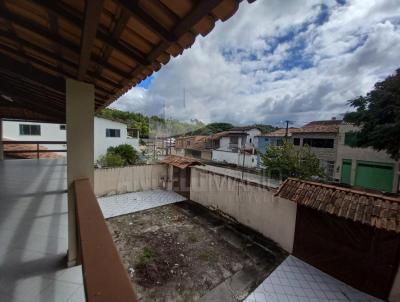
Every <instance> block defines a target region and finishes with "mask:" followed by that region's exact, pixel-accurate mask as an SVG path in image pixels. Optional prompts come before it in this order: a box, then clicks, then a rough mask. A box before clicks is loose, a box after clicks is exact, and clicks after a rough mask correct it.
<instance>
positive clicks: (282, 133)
mask: <svg viewBox="0 0 400 302" xmlns="http://www.w3.org/2000/svg"><path fill="white" fill-rule="evenodd" d="M298 130H299V128H294V127H290V128H288V136H292V134H293V133H295V132H297V131H298ZM285 135H286V128H281V129H278V130H275V131H272V132H270V133H267V134H264V135H262V136H266V137H283V136H285Z"/></svg>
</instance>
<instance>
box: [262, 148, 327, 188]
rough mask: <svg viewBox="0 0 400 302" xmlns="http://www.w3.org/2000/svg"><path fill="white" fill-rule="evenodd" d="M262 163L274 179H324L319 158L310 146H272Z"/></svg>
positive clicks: (263, 157)
mask: <svg viewBox="0 0 400 302" xmlns="http://www.w3.org/2000/svg"><path fill="white" fill-rule="evenodd" d="M261 161H262V164H263V167H264V169H265V171H266V172H267V173H268V174H269V175H270V176H271V177H273V178H278V179H282V180H285V179H286V178H288V177H297V178H301V179H311V178H312V177H324V172H323V170H322V169H321V168H320V166H319V160H318V158H317V157H316V155H315V154H314V153H313V152H312V151H311V149H310V147H308V146H304V147H294V146H293V144H291V143H289V142H284V143H283V145H282V146H272V145H271V146H269V147H268V149H267V151H266V152H265V154H264V155H262V156H261Z"/></svg>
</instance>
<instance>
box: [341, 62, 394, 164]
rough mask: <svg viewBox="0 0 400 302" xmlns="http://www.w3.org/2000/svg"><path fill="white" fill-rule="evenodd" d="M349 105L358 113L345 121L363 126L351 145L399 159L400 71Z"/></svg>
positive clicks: (355, 134) (353, 113) (354, 135)
mask: <svg viewBox="0 0 400 302" xmlns="http://www.w3.org/2000/svg"><path fill="white" fill-rule="evenodd" d="M349 103H350V105H351V106H353V107H355V108H356V111H355V112H349V113H347V114H346V115H345V118H344V119H345V121H347V122H352V123H354V124H356V125H357V126H360V127H361V129H360V131H358V132H354V134H353V138H354V139H353V140H352V144H351V145H352V146H353V147H372V148H374V149H375V150H379V151H380V150H385V151H386V152H387V153H389V154H390V156H391V157H392V158H393V159H395V160H398V159H400V69H398V70H397V71H396V73H395V74H394V75H391V76H389V77H388V78H386V79H385V80H384V81H383V82H378V83H376V84H375V87H374V89H373V90H372V91H370V92H369V93H368V94H367V95H366V96H360V97H358V98H356V99H354V100H350V101H349Z"/></svg>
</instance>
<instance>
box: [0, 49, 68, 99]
mask: <svg viewBox="0 0 400 302" xmlns="http://www.w3.org/2000/svg"><path fill="white" fill-rule="evenodd" d="M0 70H3V71H5V72H8V73H10V74H15V75H16V76H18V77H20V78H23V79H25V80H27V81H28V82H31V83H35V84H37V85H38V86H39V87H40V86H42V87H45V88H46V89H49V90H51V91H56V92H62V93H65V81H64V79H63V78H61V77H56V76H52V75H50V74H48V73H46V72H44V71H41V70H39V69H37V68H34V67H32V66H30V65H27V64H23V63H20V62H18V61H16V60H13V59H11V58H9V57H7V58H5V57H4V56H0Z"/></svg>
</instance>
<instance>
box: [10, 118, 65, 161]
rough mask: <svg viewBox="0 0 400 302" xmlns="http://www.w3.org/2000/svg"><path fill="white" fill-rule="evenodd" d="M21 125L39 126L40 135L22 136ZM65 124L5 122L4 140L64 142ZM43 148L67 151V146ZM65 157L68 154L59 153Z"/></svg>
mask: <svg viewBox="0 0 400 302" xmlns="http://www.w3.org/2000/svg"><path fill="white" fill-rule="evenodd" d="M19 125H39V126H40V135H20V132H19ZM61 125H64V124H51V123H35V122H24V121H3V127H4V128H3V138H4V139H5V140H12V141H63V142H65V141H66V140H67V132H66V131H65V130H61V129H60V126H61ZM41 146H43V147H45V148H47V149H49V150H65V149H66V145H65V144H57V145H55V144H42V145H41ZM59 155H61V156H65V155H66V153H64V152H63V153H61V152H60V153H59Z"/></svg>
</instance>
